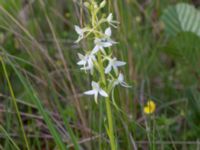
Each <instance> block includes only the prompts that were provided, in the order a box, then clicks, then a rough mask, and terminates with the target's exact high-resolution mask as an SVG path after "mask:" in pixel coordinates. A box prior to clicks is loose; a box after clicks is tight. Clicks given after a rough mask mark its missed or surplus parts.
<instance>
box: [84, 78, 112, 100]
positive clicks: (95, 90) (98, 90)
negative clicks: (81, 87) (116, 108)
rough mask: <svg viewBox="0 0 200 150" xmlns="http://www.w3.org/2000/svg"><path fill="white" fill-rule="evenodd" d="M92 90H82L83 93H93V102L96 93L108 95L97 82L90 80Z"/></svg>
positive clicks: (96, 98) (96, 96)
mask: <svg viewBox="0 0 200 150" xmlns="http://www.w3.org/2000/svg"><path fill="white" fill-rule="evenodd" d="M91 85H92V90H89V91H86V92H84V94H85V95H94V99H95V102H97V100H98V95H99V94H100V95H101V96H103V97H108V94H107V93H106V92H105V91H104V90H103V89H102V88H101V87H100V86H99V84H98V83H97V82H94V81H92V83H91Z"/></svg>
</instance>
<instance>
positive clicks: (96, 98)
mask: <svg viewBox="0 0 200 150" xmlns="http://www.w3.org/2000/svg"><path fill="white" fill-rule="evenodd" d="M94 100H95V102H96V103H97V100H98V92H96V93H95V94H94Z"/></svg>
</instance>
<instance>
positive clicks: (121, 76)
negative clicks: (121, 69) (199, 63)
mask: <svg viewBox="0 0 200 150" xmlns="http://www.w3.org/2000/svg"><path fill="white" fill-rule="evenodd" d="M119 84H120V85H121V86H123V87H126V88H130V87H131V86H129V85H128V84H127V83H126V82H124V75H123V74H122V73H120V74H119V76H118V78H117V79H116V80H115V81H114V84H113V87H115V86H116V85H119Z"/></svg>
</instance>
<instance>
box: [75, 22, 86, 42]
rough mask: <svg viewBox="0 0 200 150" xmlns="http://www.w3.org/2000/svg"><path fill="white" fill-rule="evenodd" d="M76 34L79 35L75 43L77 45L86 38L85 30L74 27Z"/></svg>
mask: <svg viewBox="0 0 200 150" xmlns="http://www.w3.org/2000/svg"><path fill="white" fill-rule="evenodd" d="M74 28H75V31H76V33H77V34H78V35H79V37H78V39H77V40H76V41H75V43H78V42H80V40H82V39H83V38H84V33H85V28H80V27H79V26H77V25H75V26H74Z"/></svg>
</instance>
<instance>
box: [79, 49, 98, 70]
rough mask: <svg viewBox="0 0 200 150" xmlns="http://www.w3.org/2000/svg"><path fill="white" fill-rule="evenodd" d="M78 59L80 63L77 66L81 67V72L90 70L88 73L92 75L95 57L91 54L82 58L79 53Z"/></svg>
mask: <svg viewBox="0 0 200 150" xmlns="http://www.w3.org/2000/svg"><path fill="white" fill-rule="evenodd" d="M78 57H79V59H80V61H79V62H78V63H77V64H78V65H82V66H83V67H82V68H81V70H90V72H91V73H92V72H93V67H94V64H93V62H94V61H96V57H95V56H94V55H93V54H86V55H85V56H84V55H82V54H80V53H78Z"/></svg>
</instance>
